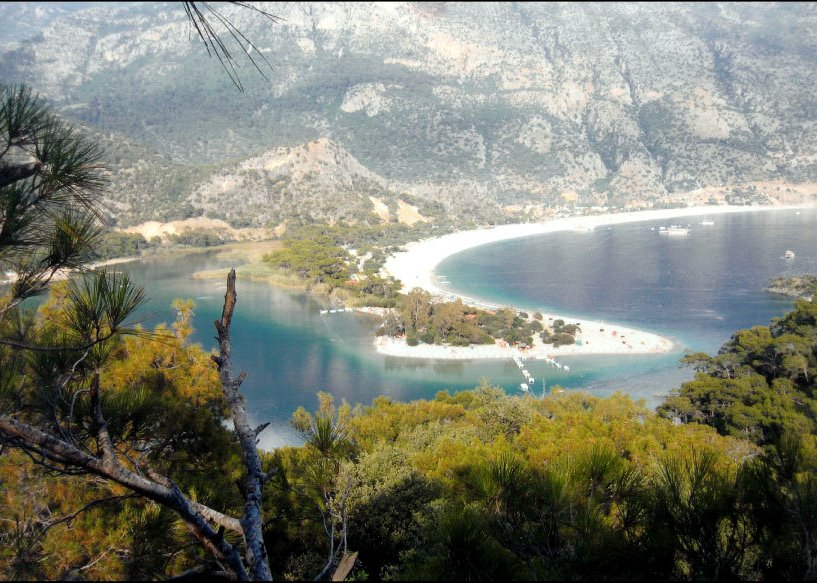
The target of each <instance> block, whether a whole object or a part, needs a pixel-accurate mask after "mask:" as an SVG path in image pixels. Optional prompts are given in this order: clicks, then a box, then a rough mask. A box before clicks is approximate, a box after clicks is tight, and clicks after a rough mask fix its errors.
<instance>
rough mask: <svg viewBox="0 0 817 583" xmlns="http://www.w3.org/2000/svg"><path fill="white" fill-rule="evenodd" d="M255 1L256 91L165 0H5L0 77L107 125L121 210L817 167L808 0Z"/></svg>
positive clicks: (265, 218) (583, 198) (133, 215)
mask: <svg viewBox="0 0 817 583" xmlns="http://www.w3.org/2000/svg"><path fill="white" fill-rule="evenodd" d="M79 8H81V7H79ZM266 9H267V10H269V11H270V12H272V13H274V14H276V15H277V16H280V17H281V20H280V21H279V22H277V23H274V24H273V23H271V22H269V21H268V20H266V19H263V18H261V17H259V16H258V15H257V14H254V13H253V12H252V11H248V10H241V9H240V8H238V7H226V8H224V11H225V12H224V13H225V15H227V16H228V17H229V18H230V19H231V20H232V21H233V22H234V24H236V26H238V27H240V28H241V30H242V31H243V32H244V34H245V35H246V36H247V38H249V39H251V40H252V42H253V45H254V46H253V47H251V48H250V52H251V54H253V55H255V57H256V58H259V59H261V58H266V59H268V60H269V62H270V63H271V64H272V67H273V68H272V70H271V71H269V72H268V76H269V80H268V81H267V80H265V79H263V78H262V77H261V76H260V75H257V74H256V72H255V71H254V69H253V68H252V66H251V65H250V64H249V63H248V62H247V61H246V60H244V61H242V60H241V59H242V57H243V53H242V52H241V50H240V49H239V48H238V47H237V46H231V49H232V50H233V52H234V53H235V54H236V56H237V60H238V61H239V64H240V65H241V67H240V68H239V73H240V75H241V78H242V82H243V84H244V86H245V92H244V93H238V92H237V91H236V90H235V88H234V87H233V85H232V84H231V82H230V81H229V79H228V78H227V76H226V74H225V73H224V71H223V70H222V69H221V68H220V66H219V64H218V62H217V61H215V60H211V59H208V58H207V56H206V53H205V51H204V48H203V46H202V45H201V43H200V41H199V39H198V37H197V36H196V35H195V33H192V34H191V30H190V26H189V23H188V22H187V21H186V18H185V15H184V11H183V9H182V8H181V6H180V5H177V4H173V3H171V4H150V3H145V4H139V3H132V4H125V5H116V6H113V7H109V6H96V7H93V8H89V9H77V8H76V7H75V8H72V9H71V10H68V9H64V10H61V9H57V8H56V7H55V6H46V7H36V6H34V5H32V6H29V5H26V4H10V3H7V4H4V5H0V18H2V19H3V21H4V22H19V23H20V26H17V25H14V26H12V27H11V28H13V29H14V30H15V34H14V35H13V36H12V37H9V38H8V39H0V50H2V51H3V52H2V53H0V77H1V78H3V79H4V80H7V81H24V82H27V83H29V84H31V85H32V86H33V87H34V88H35V89H36V90H38V91H39V92H41V94H42V95H43V96H45V97H47V98H48V99H49V100H51V101H52V103H54V104H55V105H56V106H57V107H58V108H60V110H61V111H62V113H63V114H64V115H65V116H66V117H69V118H73V119H75V120H78V121H80V122H82V123H84V124H86V125H87V126H88V128H89V130H90V131H94V132H99V133H100V134H101V135H104V136H106V140H107V143H110V144H116V145H115V146H114V150H115V151H116V153H115V155H113V156H112V160H111V168H112V178H113V181H114V185H115V186H117V188H114V189H112V192H111V208H112V212H113V213H114V214H116V215H117V217H119V220H120V221H121V222H123V223H128V222H134V221H143V220H148V219H161V220H171V219H174V218H185V217H184V216H181V215H180V216H173V213H174V212H176V213H181V214H188V215H190V214H192V215H197V214H201V213H204V214H206V215H207V216H212V217H215V218H223V219H227V220H229V221H231V222H233V223H235V224H247V225H250V224H262V223H263V224H265V223H266V222H269V221H273V222H275V221H282V220H285V219H287V218H290V217H297V218H301V219H303V220H309V221H312V220H364V219H366V220H368V218H372V217H371V216H370V215H372V214H374V215H375V216H377V213H374V210H375V209H374V207H373V206H372V202H371V199H372V198H375V199H377V200H391V201H392V202H391V203H390V204H391V207H390V208H392V207H393V208H392V210H394V209H396V208H397V204H398V203H397V202H396V201H397V199H396V198H395V196H397V193H404V192H405V193H408V194H409V195H411V196H414V197H417V198H418V199H419V200H425V201H428V202H429V204H431V203H432V202H433V203H434V204H438V205H442V207H443V208H444V209H445V212H446V213H447V215H449V216H462V217H467V216H469V213H473V212H475V209H478V210H479V213H480V215H481V216H488V215H490V214H491V213H492V212H493V213H496V214H501V213H502V209H503V208H510V207H514V208H516V207H518V206H520V205H521V206H522V207H525V206H529V205H539V206H547V205H557V204H564V203H565V201H569V202H570V203H571V204H606V205H611V206H626V205H650V204H667V203H678V202H690V201H692V200H691V199H690V196H692V195H690V194H689V193H691V192H693V193H695V192H708V190H707V189H713V188H714V189H721V188H732V189H733V190H734V191H735V192H738V191H740V192H743V193H754V194H745V195H741V196H742V197H743V198H742V200H758V201H760V200H769V198H768V197H765V198H764V196H762V195H761V194H759V193H761V192H764V190H763V189H762V188H760V187H759V186H758V185H760V184H764V183H771V182H774V183H775V184H781V185H784V186H783V188H784V189H785V188H789V187H791V188H794V189H795V190H797V188H795V186H796V185H804V184H811V183H817V92H815V91H814V84H815V79H817V37H815V35H814V34H813V31H814V29H815V26H817V8H815V6H814V5H813V4H799V3H793V4H740V3H738V4H689V5H684V4H672V5H669V4H652V3H641V4H633V3H626V4H604V5H601V4H592V3H568V4H551V3H518V4H516V3H498V4H484V3H480V4H465V3H431V4H428V3H374V4H363V3H309V2H307V3H270V4H268V5H266ZM38 11H39V12H38ZM245 48H247V47H245ZM152 171H154V172H156V173H157V174H161V176H155V177H143V178H139V179H137V178H135V176H136V174H137V173H150V172H152ZM752 186H754V187H755V188H754V189H753V188H752ZM805 190H808V188H806V189H805ZM786 192H788V191H786ZM753 197H754V198H753ZM162 201H165V202H162ZM167 201H169V202H167ZM696 201H697V199H696ZM697 202H703V201H697ZM151 213H154V214H155V213H160V214H161V215H162V216H151ZM381 214H382V213H381ZM372 220H374V219H372Z"/></svg>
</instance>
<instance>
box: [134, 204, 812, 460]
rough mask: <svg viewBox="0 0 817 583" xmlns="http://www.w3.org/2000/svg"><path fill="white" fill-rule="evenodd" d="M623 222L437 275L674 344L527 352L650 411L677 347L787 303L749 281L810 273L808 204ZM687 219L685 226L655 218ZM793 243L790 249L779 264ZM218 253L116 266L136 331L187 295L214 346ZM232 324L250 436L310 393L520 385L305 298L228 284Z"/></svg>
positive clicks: (199, 333) (477, 292) (482, 256)
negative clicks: (132, 301) (140, 303)
mask: <svg viewBox="0 0 817 583" xmlns="http://www.w3.org/2000/svg"><path fill="white" fill-rule="evenodd" d="M711 218H712V220H714V223H715V224H714V225H712V226H704V225H701V224H700V223H701V221H702V220H703V219H704V217H695V218H692V217H691V218H687V219H684V218H681V219H675V220H670V221H658V222H642V223H630V224H623V225H618V226H613V227H609V228H608V227H602V228H599V229H597V230H595V231H591V232H575V231H567V232H561V233H552V234H547V235H540V236H533V237H527V238H523V239H516V240H510V241H504V242H500V243H494V244H490V245H485V246H482V247H479V248H474V249H470V250H468V251H464V252H462V253H459V254H457V255H454V256H451V257H449V258H448V259H446V260H445V261H444V262H443V263H442V264H440V265H439V266H438V268H437V274H438V275H440V276H444V277H445V278H447V280H448V281H450V282H451V284H450V286H449V288H450V289H452V290H454V291H459V292H462V293H464V294H465V295H468V296H471V297H477V298H480V299H484V300H486V301H490V302H497V303H506V304H511V305H514V306H518V307H521V308H525V309H529V310H531V311H533V310H542V311H545V310H546V311H550V312H556V313H559V314H564V315H567V316H577V317H587V318H593V319H597V320H604V321H605V322H610V323H611V324H612V323H622V324H627V325H631V326H634V327H638V328H642V329H646V330H650V331H653V332H656V333H659V334H662V335H665V336H670V337H671V338H673V339H674V340H676V344H677V346H678V351H677V352H675V353H672V354H667V355H647V356H636V355H632V356H630V355H628V356H596V357H563V358H560V360H561V361H563V362H565V363H568V364H569V365H570V369H571V370H570V372H569V373H566V372H564V371H562V370H558V369H554V368H548V367H546V365H545V363H544V362H540V361H538V362H529V363H528V365H527V368H528V369H529V370H530V372H531V374H532V375H533V376H534V377H536V378H537V393H540V392H541V385H540V383H541V380H544V381H545V382H546V386H547V387H548V388H551V387H552V386H553V385H556V384H558V385H561V386H563V387H565V388H568V389H581V390H585V391H588V392H590V393H592V394H596V395H608V394H610V393H612V392H614V391H616V390H621V391H625V392H628V393H630V394H632V395H633V396H634V397H636V398H643V399H645V400H646V401H647V403H648V404H649V405H651V406H655V405H657V404H658V403H660V401H661V398H662V396H663V395H665V394H666V393H667V392H668V391H669V390H670V389H672V388H673V387H677V386H679V385H680V384H681V383H682V382H684V381H685V380H687V379H689V378H691V376H692V375H691V373H690V371H688V370H687V369H684V368H679V366H678V360H679V358H680V357H681V356H682V355H683V353H684V351H686V350H696V351H697V350H704V351H709V352H715V351H717V349H718V348H719V347H720V346H721V344H723V342H725V341H726V340H728V339H729V337H730V335H731V334H732V332H734V331H735V330H739V329H743V328H748V327H751V326H753V325H765V324H767V323H768V322H769V320H770V319H771V318H774V317H778V316H781V315H782V314H783V313H784V312H786V310H788V309H789V308H790V307H791V306H792V303H793V300H790V299H787V298H780V297H775V296H771V295H769V294H767V293H765V292H764V291H763V288H764V287H765V285H766V284H767V283H768V281H769V279H770V278H772V277H775V276H778V275H793V274H802V273H817V209H802V210H800V211H794V210H781V211H763V212H751V213H737V214H728V215H713V216H712V217H711ZM667 224H684V225H686V224H689V225H690V228H691V230H690V234H689V235H688V236H678V237H673V236H665V235H660V234H659V233H658V227H660V226H664V225H667ZM787 249H791V250H792V251H794V252H795V258H794V259H790V260H787V259H785V258H784V257H783V255H784V253H785V251H786V250H787ZM217 254H218V252H217V251H214V252H207V253H202V254H196V255H185V256H183V257H181V258H180V257H173V256H167V257H155V258H151V259H147V260H143V261H139V262H134V263H130V264H126V265H124V266H122V267H123V268H126V269H127V270H128V271H129V272H131V274H132V275H133V276H134V277H135V279H136V280H137V281H139V282H140V283H142V284H143V285H144V286H145V287H146V289H147V292H148V295H149V296H150V297H151V300H150V302H149V304H148V305H147V306H146V307H145V308H144V309H143V310H142V312H141V313H140V314H139V318H140V319H141V320H142V321H143V323H144V324H145V325H146V326H153V325H155V324H156V323H158V322H161V321H170V320H172V318H173V313H172V310H171V309H170V303H171V301H172V300H173V298H177V297H186V298H194V299H195V300H196V303H197V310H196V318H195V326H196V329H197V330H196V333H195V335H194V339H195V341H197V342H200V343H201V344H202V345H203V346H204V347H205V348H207V349H210V348H213V347H215V341H214V340H213V338H212V337H213V335H214V328H213V320H215V319H216V318H217V317H218V316H219V315H220V310H221V305H222V301H223V297H224V289H225V283H224V282H225V281H226V274H227V271H228V269H229V267H230V266H229V265H228V264H226V263H225V262H224V261H223V260H220V259H218V257H217ZM216 268H224V272H225V278H224V280H223V281H220V282H206V281H201V280H195V279H193V278H192V277H191V274H192V273H194V272H196V271H199V270H205V269H207V270H209V269H216ZM237 285H238V294H239V298H238V305H237V308H236V315H235V318H234V321H233V342H234V345H233V351H234V357H235V367H236V368H237V369H239V370H245V371H246V372H247V379H246V381H245V382H244V385H243V390H244V393H245V394H246V395H247V400H248V404H249V409H250V411H251V414H252V415H253V417H254V418H255V421H258V422H260V421H271V422H272V426H271V428H270V429H267V430H266V431H265V432H264V433H263V434H262V438H263V440H262V445H264V446H266V447H274V446H278V445H281V444H284V443H295V442H297V441H298V440H297V436H296V435H295V433H294V431H293V430H292V429H291V428H290V427H289V425H288V419H289V418H290V416H291V415H292V413H293V412H294V411H295V409H296V408H297V407H298V406H300V405H303V406H306V407H307V408H314V407H315V405H316V403H317V400H316V397H315V395H316V393H317V392H318V391H327V392H330V393H332V394H334V395H335V396H336V398H337V399H338V400H340V399H346V400H348V401H349V402H351V403H362V404H364V405H367V404H370V403H371V402H372V400H373V399H374V398H375V397H377V396H378V395H386V396H389V397H391V398H393V399H398V400H410V399H417V398H427V397H432V396H433V395H434V394H435V393H436V392H437V391H440V390H452V391H453V390H462V389H469V388H473V387H474V386H476V385H477V384H479V382H480V380H481V379H483V378H487V379H488V380H489V381H490V382H491V383H492V384H495V385H500V386H502V387H504V388H505V389H506V390H507V391H508V392H509V393H514V394H515V393H518V387H519V383H520V382H522V380H523V379H522V378H521V376H520V374H519V370H518V368H517V367H516V366H515V365H514V364H513V363H512V362H511V361H477V360H474V361H434V360H416V359H402V358H394V357H384V356H381V355H378V354H377V353H375V352H374V349H373V346H372V339H373V334H374V330H375V329H376V328H377V326H378V325H379V320H378V318H376V317H372V316H365V315H360V314H352V313H339V314H326V315H321V314H320V309H321V308H322V307H324V306H322V305H321V304H319V303H318V302H317V301H315V300H314V299H311V298H309V297H307V296H305V295H304V294H300V293H294V292H291V291H287V290H283V289H279V288H274V287H271V286H269V285H267V284H263V283H257V282H251V281H241V280H240V279H239V281H238V284H237Z"/></svg>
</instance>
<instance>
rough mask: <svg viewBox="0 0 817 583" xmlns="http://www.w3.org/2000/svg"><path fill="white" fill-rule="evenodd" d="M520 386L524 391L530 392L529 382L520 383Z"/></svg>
mask: <svg viewBox="0 0 817 583" xmlns="http://www.w3.org/2000/svg"><path fill="white" fill-rule="evenodd" d="M519 388H521V389H522V390H523V391H524V392H526V393H527V392H528V389H530V387H529V386H528V384H527V383H521V384H520V385H519Z"/></svg>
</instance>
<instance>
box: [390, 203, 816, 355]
mask: <svg viewBox="0 0 817 583" xmlns="http://www.w3.org/2000/svg"><path fill="white" fill-rule="evenodd" d="M797 208H804V206H701V207H688V208H675V209H659V210H647V211H636V212H624V213H615V214H612V213H611V214H598V215H586V216H575V217H565V218H556V219H553V220H550V221H545V222H540V223H522V224H511V225H499V226H496V227H487V228H482V229H476V230H472V231H459V232H456V233H451V234H448V235H444V236H442V237H436V238H431V239H425V240H422V241H417V242H414V243H409V244H407V245H405V247H404V249H405V250H404V251H400V252H398V253H396V254H394V255H392V256H390V257H389V258H388V259H387V260H386V263H385V266H384V268H383V271H384V272H385V274H387V275H391V276H392V277H394V278H396V279H398V280H399V281H400V282H401V283H402V284H403V293H407V292H409V291H410V290H412V289H414V288H421V289H423V290H425V291H427V292H429V293H430V294H432V296H434V297H435V298H437V299H439V300H448V301H453V300H456V299H458V298H459V299H461V300H462V301H463V303H465V304H468V305H471V306H475V307H479V308H483V309H497V308H500V307H510V308H513V309H515V310H518V311H522V310H521V309H519V308H515V307H513V306H501V305H499V304H493V303H489V302H485V301H482V300H479V299H477V298H471V297H467V296H464V295H461V294H456V293H453V292H452V291H451V290H448V289H444V288H442V287H440V285H438V278H437V276H435V274H434V270H435V269H436V267H437V266H438V265H439V264H440V263H441V262H442V261H443V260H444V259H446V258H447V257H450V256H451V255H454V254H456V253H459V252H461V251H465V250H466V249H471V248H472V247H477V246H480V245H486V244H489V243H495V242H498V241H505V240H508V239H516V238H520V237H529V236H531V235H542V234H546V233H555V232H558V231H570V230H575V231H592V230H594V229H597V228H599V227H607V226H611V225H620V224H625V223H635V222H643V221H656V220H668V221H669V220H670V219H676V218H686V217H706V218H707V219H708V218H709V217H713V216H715V215H722V214H727V213H740V212H756V211H762V210H787V209H797ZM701 228H706V227H701ZM543 315H544V322H543V323H545V324H547V323H548V322H549V321H552V320H555V319H562V320H564V321H565V322H566V323H568V324H579V325H580V327H581V334H580V335H579V336H577V340H580V342H577V343H576V344H573V345H569V346H560V347H554V346H552V345H549V344H548V345H545V344H542V342H541V340H540V339H539V338H538V336H537V337H536V338H535V342H534V345H533V346H531V347H528V348H527V349H525V350H522V349H519V348H517V347H511V346H508V345H507V344H504V343H503V342H501V341H498V342H497V344H493V345H472V346H465V347H454V346H446V345H436V344H434V345H431V344H419V345H417V346H408V344H406V342H405V339H401V338H386V337H378V338H377V339H375V348H376V350H377V352H379V353H381V354H386V355H390V356H400V357H408V358H433V359H472V358H493V359H504V358H513V357H514V356H526V357H528V358H539V359H546V358H555V357H557V356H568V355H591V354H650V353H665V352H671V351H672V350H674V349H675V348H676V347H675V346H674V344H673V342H672V341H671V340H670V339H669V338H665V337H663V336H659V335H657V334H652V333H649V332H645V331H642V330H637V329H635V328H631V327H627V326H623V325H620V324H615V323H611V322H606V321H605V322H601V321H593V320H587V319H585V318H576V317H574V316H564V315H558V314H552V313H547V314H545V313H544V312H543Z"/></svg>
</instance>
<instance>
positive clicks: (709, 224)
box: [701, 219, 715, 227]
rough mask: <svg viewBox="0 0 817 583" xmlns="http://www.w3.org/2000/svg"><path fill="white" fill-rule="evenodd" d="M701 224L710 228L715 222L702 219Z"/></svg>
mask: <svg viewBox="0 0 817 583" xmlns="http://www.w3.org/2000/svg"><path fill="white" fill-rule="evenodd" d="M701 224H702V225H704V226H705V227H711V226H712V225H714V224H715V221H712V220H710V219H704V220H703V221H701Z"/></svg>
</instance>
